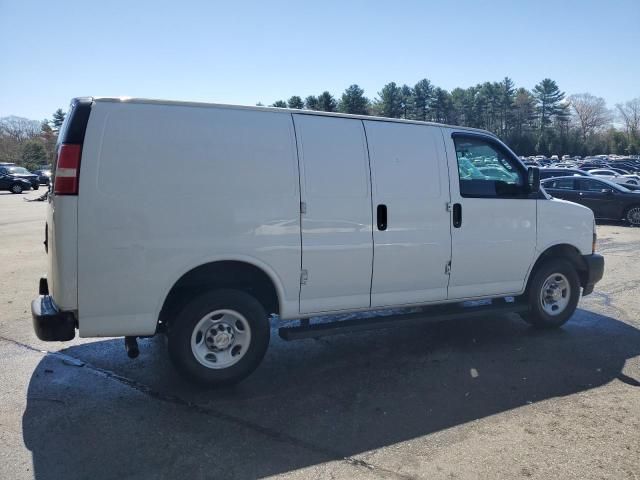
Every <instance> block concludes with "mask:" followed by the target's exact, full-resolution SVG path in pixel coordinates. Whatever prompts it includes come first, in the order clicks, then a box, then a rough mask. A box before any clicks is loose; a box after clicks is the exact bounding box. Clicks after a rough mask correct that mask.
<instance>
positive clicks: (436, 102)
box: [431, 87, 453, 123]
mask: <svg viewBox="0 0 640 480" xmlns="http://www.w3.org/2000/svg"><path fill="white" fill-rule="evenodd" d="M431 110H432V118H433V120H434V121H436V122H440V123H448V122H449V118H451V116H452V113H453V102H452V101H451V96H450V95H449V92H447V91H446V90H444V89H442V88H440V87H438V88H436V89H435V90H434V92H433V102H432V104H431Z"/></svg>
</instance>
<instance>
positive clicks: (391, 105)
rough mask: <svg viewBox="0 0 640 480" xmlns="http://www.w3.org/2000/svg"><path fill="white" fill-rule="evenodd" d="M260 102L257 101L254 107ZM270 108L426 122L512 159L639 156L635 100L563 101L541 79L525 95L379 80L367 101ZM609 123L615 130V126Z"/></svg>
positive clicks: (312, 100)
mask: <svg viewBox="0 0 640 480" xmlns="http://www.w3.org/2000/svg"><path fill="white" fill-rule="evenodd" d="M259 105H260V104H259ZM271 106H273V107H280V108H296V109H308V110H320V111H325V112H343V113H352V114H357V115H377V116H382V117H390V118H404V119H409V120H421V121H432V122H438V123H447V124H450V125H460V126H466V127H475V128H482V129H485V130H489V131H491V132H493V133H495V134H496V135H498V136H499V137H501V138H502V139H503V140H504V141H505V142H506V143H507V144H509V146H511V147H512V149H513V150H514V151H516V152H517V153H518V154H519V155H525V156H528V155H547V156H549V155H554V154H556V155H565V154H569V155H581V156H587V155H594V154H601V153H615V154H620V155H635V154H638V153H640V98H635V99H633V100H629V101H628V102H625V103H623V104H618V105H616V107H615V110H614V111H612V110H609V109H608V108H607V105H606V102H605V101H604V99H603V98H600V97H596V96H594V95H591V94H589V93H581V94H574V95H569V96H567V95H566V94H565V93H564V92H563V91H561V90H560V88H559V87H558V85H557V83H556V82H555V81H553V80H552V79H550V78H545V79H544V80H542V81H541V82H540V83H538V84H537V85H535V86H534V88H533V89H532V90H527V89H526V88H522V87H520V88H518V87H516V85H515V84H514V82H513V81H512V80H511V79H510V78H508V77H505V78H504V79H503V80H502V81H500V82H484V83H481V84H478V85H475V86H473V87H469V88H455V89H453V90H452V91H451V92H449V91H447V90H445V89H443V88H440V87H437V86H435V85H433V84H432V83H431V82H430V81H429V80H428V79H426V78H425V79H422V80H420V81H419V82H417V83H416V84H415V85H414V86H409V85H406V84H405V85H398V84H396V83H395V82H390V83H387V84H386V85H384V86H383V87H382V89H381V90H380V92H378V94H377V97H376V98H374V99H373V100H370V99H369V98H367V97H366V96H365V94H364V90H363V89H362V88H360V87H359V86H358V85H355V84H354V85H351V86H349V87H348V88H347V89H346V90H345V91H344V92H343V93H342V95H341V96H340V97H339V98H335V97H334V96H333V95H332V94H331V93H330V92H328V91H324V92H322V93H321V94H320V95H318V96H315V95H310V96H307V97H306V98H304V100H303V99H302V97H300V96H297V95H293V96H292V97H291V98H289V99H288V100H286V101H285V100H278V101H276V102H274V103H273V104H272V105H271ZM614 120H617V121H618V123H619V124H620V125H622V126H623V128H616V127H615V126H614V123H613V122H614Z"/></svg>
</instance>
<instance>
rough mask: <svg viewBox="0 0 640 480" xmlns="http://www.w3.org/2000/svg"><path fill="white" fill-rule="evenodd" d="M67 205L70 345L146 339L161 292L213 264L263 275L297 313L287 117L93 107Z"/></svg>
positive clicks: (291, 142)
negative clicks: (71, 223) (74, 339)
mask: <svg viewBox="0 0 640 480" xmlns="http://www.w3.org/2000/svg"><path fill="white" fill-rule="evenodd" d="M78 198H79V205H78V218H79V222H78V225H79V231H78V272H79V273H78V280H79V288H78V303H79V318H80V321H79V329H80V335H81V336H85V337H86V336H109V335H149V334H153V333H154V332H155V328H156V322H157V317H158V313H159V311H160V309H161V307H162V303H163V302H164V300H165V297H166V295H167V294H168V292H169V290H170V289H171V287H172V286H173V284H174V283H175V282H176V281H177V280H178V279H179V278H180V277H181V276H182V275H183V274H185V273H186V272H188V271H189V270H191V269H193V268H195V267H197V266H200V265H202V264H205V263H208V262H212V261H216V260H229V259H237V260H242V261H246V262H249V263H252V264H254V265H256V266H258V267H260V268H263V269H264V270H265V271H266V273H267V274H269V275H270V276H271V277H272V279H273V280H274V282H275V283H276V289H277V290H278V291H279V293H280V297H281V298H280V304H281V309H282V310H281V314H282V315H283V316H284V317H286V316H288V315H291V314H293V315H295V314H296V313H297V307H298V292H299V278H300V255H301V252H300V215H299V202H300V194H299V179H298V165H297V157H296V145H295V136H294V131H293V123H292V119H291V115H290V114H288V113H277V112H269V111H266V112H265V111H252V110H238V109H225V108H222V107H220V108H201V107H194V106H175V105H154V104H119V103H110V102H97V103H96V105H95V106H94V109H93V111H92V114H91V118H90V121H89V125H88V129H87V134H86V138H85V148H84V152H83V158H82V167H81V177H80V194H79V197H78Z"/></svg>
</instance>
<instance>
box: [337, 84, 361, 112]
mask: <svg viewBox="0 0 640 480" xmlns="http://www.w3.org/2000/svg"><path fill="white" fill-rule="evenodd" d="M338 110H339V111H340V112H343V113H352V114H354V115H368V114H369V99H368V98H367V97H365V96H364V90H363V89H361V88H360V87H359V86H358V85H356V84H353V85H351V86H350V87H348V88H347V89H346V90H345V91H344V93H343V94H342V97H341V98H340V102H339V103H338Z"/></svg>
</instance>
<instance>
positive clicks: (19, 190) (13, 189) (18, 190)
mask: <svg viewBox="0 0 640 480" xmlns="http://www.w3.org/2000/svg"><path fill="white" fill-rule="evenodd" d="M22 190H23V188H22V185H20V184H19V183H14V184H13V185H11V193H16V194H19V193H22Z"/></svg>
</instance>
